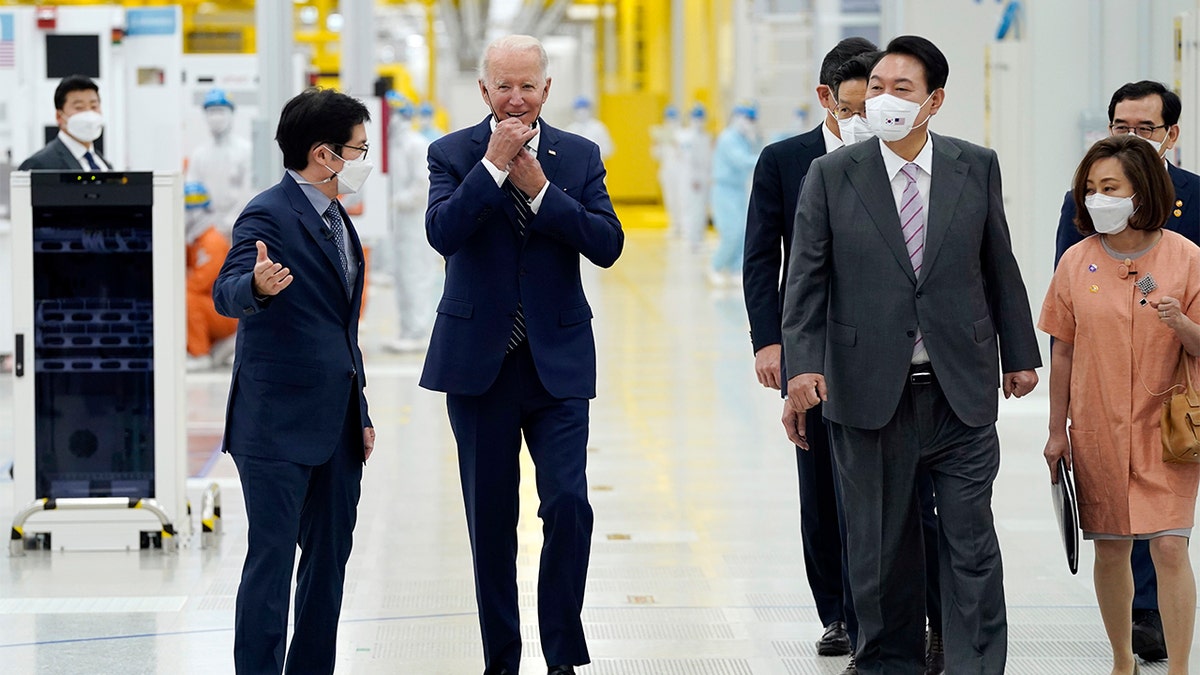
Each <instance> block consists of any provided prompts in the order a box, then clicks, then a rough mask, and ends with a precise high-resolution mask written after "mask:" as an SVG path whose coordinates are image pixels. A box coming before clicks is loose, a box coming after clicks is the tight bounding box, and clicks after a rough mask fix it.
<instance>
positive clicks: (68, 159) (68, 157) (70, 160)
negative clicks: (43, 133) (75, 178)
mask: <svg viewBox="0 0 1200 675" xmlns="http://www.w3.org/2000/svg"><path fill="white" fill-rule="evenodd" d="M54 152H55V154H57V155H58V157H59V160H60V161H61V162H62V163H63V166H68V167H71V169H68V170H74V171H78V170H79V169H80V168H81V166H82V165H81V164H80V163H79V160H78V159H75V155H72V154H71V150H70V148H68V147H67V144H66V143H63V142H62V141H61V140H59V139H57V138H55V139H54ZM105 164H108V162H105Z"/></svg>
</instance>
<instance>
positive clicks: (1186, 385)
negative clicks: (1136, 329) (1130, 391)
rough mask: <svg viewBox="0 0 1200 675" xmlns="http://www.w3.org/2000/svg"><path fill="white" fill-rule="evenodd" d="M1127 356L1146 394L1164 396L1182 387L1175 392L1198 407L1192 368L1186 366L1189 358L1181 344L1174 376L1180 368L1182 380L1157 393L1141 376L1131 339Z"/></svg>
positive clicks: (1199, 396)
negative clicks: (1185, 396)
mask: <svg viewBox="0 0 1200 675" xmlns="http://www.w3.org/2000/svg"><path fill="white" fill-rule="evenodd" d="M1129 356H1130V358H1131V359H1132V360H1133V369H1134V370H1135V371H1136V372H1137V376H1138V381H1139V382H1141V384H1142V389H1145V390H1146V393H1147V394H1150V395H1151V396H1153V397H1158V396H1166V395H1167V394H1170V393H1171V392H1173V391H1175V390H1176V389H1182V390H1183V391H1181V392H1177V393H1180V394H1186V395H1187V397H1188V403H1190V404H1191V405H1192V406H1194V407H1200V392H1197V391H1196V387H1195V386H1194V385H1192V369H1191V368H1189V367H1188V361H1190V360H1191V359H1190V358H1189V357H1188V353H1187V350H1186V349H1184V348H1183V345H1179V364H1178V365H1177V366H1175V375H1176V377H1178V376H1179V371H1180V370H1182V371H1183V378H1182V379H1183V382H1182V383H1181V384H1172V385H1171V386H1169V387H1167V388H1166V389H1165V390H1163V391H1160V392H1157V393H1155V392H1153V391H1150V387H1147V386H1146V378H1144V377H1142V369H1141V367H1140V366H1138V360H1137V354H1135V353H1134V351H1133V341H1132V340H1130V342H1129Z"/></svg>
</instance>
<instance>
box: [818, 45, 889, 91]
mask: <svg viewBox="0 0 1200 675" xmlns="http://www.w3.org/2000/svg"><path fill="white" fill-rule="evenodd" d="M877 49H879V47H876V46H875V43H873V42H871V41H870V40H868V39H866V38H861V37H849V38H846V39H845V40H842V41H841V42H839V43H837V45H835V46H834V48H833V49H830V50H829V53H828V54H826V55H825V59H824V60H823V61H821V75H820V79H819V82H818V84H824V85H828V86H830V87H832V86H833V73H834V71H836V70H837V69H838V67H839V66H841V65H842V64H843V63H845V62H846V61H849V60H850V59H852V58H854V57H855V56H858V55H859V54H862V53H863V52H873V51H875V50H877Z"/></svg>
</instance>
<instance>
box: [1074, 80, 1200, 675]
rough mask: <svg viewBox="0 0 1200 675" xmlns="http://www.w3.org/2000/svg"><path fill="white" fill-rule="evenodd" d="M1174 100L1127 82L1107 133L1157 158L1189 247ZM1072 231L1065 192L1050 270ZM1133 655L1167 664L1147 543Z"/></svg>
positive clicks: (1189, 185) (1198, 220) (1187, 176)
mask: <svg viewBox="0 0 1200 675" xmlns="http://www.w3.org/2000/svg"><path fill="white" fill-rule="evenodd" d="M1182 108H1183V105H1182V103H1181V102H1180V100H1179V96H1178V95H1176V94H1175V92H1173V91H1171V90H1169V89H1167V88H1166V87H1165V86H1164V85H1163V84H1161V83H1159V82H1154V81H1153V80H1142V81H1141V82H1129V83H1127V84H1124V85H1122V86H1121V87H1120V88H1119V89H1117V90H1116V91H1115V92H1114V93H1113V95H1112V99H1111V100H1110V101H1109V103H1108V122H1109V124H1108V129H1109V133H1110V134H1112V135H1114V136H1116V135H1120V134H1136V135H1137V136H1138V137H1139V138H1142V139H1145V140H1146V141H1148V142H1149V143H1150V144H1151V145H1152V146H1154V149H1155V152H1157V153H1158V155H1159V156H1160V157H1163V158H1164V159H1163V166H1164V167H1165V168H1166V170H1167V173H1168V174H1169V175H1170V176H1171V182H1172V183H1174V185H1175V207H1174V209H1172V211H1171V215H1170V217H1169V218H1168V220H1167V223H1166V225H1165V227H1166V229H1168V230H1174V231H1176V232H1178V233H1180V234H1182V235H1183V236H1185V237H1187V238H1188V239H1190V240H1191V241H1194V242H1197V243H1200V176H1197V175H1196V174H1194V173H1192V172H1190V171H1185V170H1184V169H1181V168H1179V167H1177V166H1175V165H1174V164H1171V163H1170V162H1168V161H1167V160H1166V154H1167V153H1168V152H1170V151H1171V149H1172V148H1174V147H1175V143H1177V142H1178V141H1179V114H1180V112H1181V110H1182ZM1083 238H1084V237H1083V235H1082V234H1080V233H1079V231H1078V230H1076V229H1075V200H1074V199H1072V197H1071V193H1070V191H1068V192H1067V196H1066V198H1065V199H1064V200H1063V206H1062V213H1061V215H1060V217H1059V220H1058V235H1057V238H1056V243H1055V247H1054V266H1055V267H1058V260H1059V258H1062V255H1063V253H1065V252H1066V250H1067V249H1068V248H1070V247H1071V246H1073V245H1074V244H1076V243H1077V242H1080V241H1083ZM1131 559H1132V564H1133V582H1134V589H1135V592H1134V596H1133V616H1132V619H1133V652H1134V653H1135V654H1137V655H1138V656H1140V657H1142V658H1143V659H1145V660H1147V661H1158V660H1161V659H1165V658H1167V645H1166V641H1165V639H1164V638H1163V629H1162V618H1161V617H1160V616H1159V613H1158V577H1157V576H1156V575H1155V573H1154V563H1153V561H1152V560H1151V559H1150V546H1149V544H1148V542H1146V541H1135V542H1133V553H1132V554H1131Z"/></svg>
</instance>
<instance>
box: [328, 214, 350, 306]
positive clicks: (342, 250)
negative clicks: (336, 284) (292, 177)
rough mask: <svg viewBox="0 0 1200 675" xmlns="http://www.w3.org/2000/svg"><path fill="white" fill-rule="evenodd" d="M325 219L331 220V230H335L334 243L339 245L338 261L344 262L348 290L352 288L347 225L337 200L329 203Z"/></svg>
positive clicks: (344, 274) (343, 274)
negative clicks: (347, 252)
mask: <svg viewBox="0 0 1200 675" xmlns="http://www.w3.org/2000/svg"><path fill="white" fill-rule="evenodd" d="M325 217H326V218H328V219H329V229H330V230H333V243H334V244H336V245H337V251H338V259H340V260H341V261H342V278H343V279H344V280H345V282H346V288H350V264H349V262H348V261H347V260H346V235H345V231H346V225H345V223H343V222H342V212H341V209H339V208H338V203H337V200H336V199H334V200H332V201H330V202H329V208H327V209H325Z"/></svg>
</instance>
